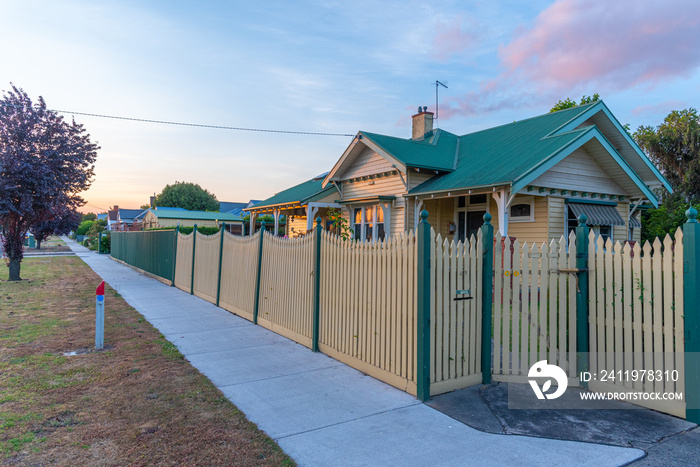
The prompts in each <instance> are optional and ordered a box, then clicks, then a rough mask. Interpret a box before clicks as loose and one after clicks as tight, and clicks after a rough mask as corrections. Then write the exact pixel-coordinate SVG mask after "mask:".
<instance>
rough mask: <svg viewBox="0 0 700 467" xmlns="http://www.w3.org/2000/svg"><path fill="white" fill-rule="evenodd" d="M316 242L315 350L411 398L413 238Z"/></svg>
mask: <svg viewBox="0 0 700 467" xmlns="http://www.w3.org/2000/svg"><path fill="white" fill-rule="evenodd" d="M321 240H322V243H321V264H320V266H321V268H320V270H321V272H322V274H321V290H320V318H321V319H320V333H319V334H320V335H319V349H320V350H321V351H322V352H324V353H326V354H328V355H330V356H331V357H333V358H336V359H337V360H340V361H342V362H344V363H347V364H348V365H350V366H353V367H355V368H357V369H358V370H360V371H362V372H365V373H367V374H369V375H371V376H373V377H375V378H377V379H380V380H382V381H385V382H387V383H389V384H391V385H393V386H395V387H398V388H400V389H403V390H404V391H407V392H409V393H410V394H414V395H415V394H416V382H415V377H416V367H415V366H416V357H415V356H416V343H415V340H416V290H417V289H416V269H417V266H416V242H415V235H414V234H413V232H409V233H408V234H406V235H401V236H395V237H392V238H389V239H386V240H384V241H377V242H354V241H343V240H342V239H341V238H340V237H338V236H336V235H332V234H329V233H328V232H323V233H322V237H321Z"/></svg>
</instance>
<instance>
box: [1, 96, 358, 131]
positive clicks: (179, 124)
mask: <svg viewBox="0 0 700 467" xmlns="http://www.w3.org/2000/svg"><path fill="white" fill-rule="evenodd" d="M0 105H4V106H6V107H21V106H17V105H13V104H9V103H5V102H0ZM47 110H50V111H51V112H56V113H62V114H71V115H83V116H85V117H98V118H110V119H113V120H126V121H131V122H140V123H158V124H161V125H175V126H188V127H195V128H213V129H216V130H235V131H255V132H258V133H284V134H291V135H311V136H353V137H354V136H355V135H353V134H349V133H323V132H314V131H293V130H270V129H266V128H245V127H235V126H224V125H205V124H200V123H186V122H169V121H166V120H151V119H147V118H135V117H121V116H117V115H104V114H93V113H87V112H74V111H72V110H58V109H47Z"/></svg>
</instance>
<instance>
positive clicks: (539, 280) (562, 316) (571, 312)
mask: <svg viewBox="0 0 700 467" xmlns="http://www.w3.org/2000/svg"><path fill="white" fill-rule="evenodd" d="M495 245H496V246H495V248H494V261H493V263H494V282H493V284H494V297H493V300H494V312H493V379H494V380H495V381H507V382H510V381H512V382H525V381H526V379H527V373H528V370H529V369H530V367H531V366H532V365H533V364H534V363H536V362H537V361H539V360H547V361H548V363H550V364H555V365H558V366H559V367H561V368H562V369H563V370H564V371H566V373H567V375H568V376H569V379H570V383H573V384H578V379H576V287H577V284H576V274H574V271H576V269H575V268H576V253H575V252H576V235H575V233H574V232H572V233H571V235H570V236H569V251H570V252H571V254H569V253H568V252H567V248H566V238H565V237H563V236H562V237H561V238H560V239H559V241H558V242H557V241H555V240H552V241H551V242H550V243H549V245H547V244H546V243H542V244H541V245H539V246H538V245H537V244H528V243H527V242H525V243H520V242H519V241H518V240H513V239H511V238H508V237H506V238H502V237H501V235H500V234H497V235H496V236H495Z"/></svg>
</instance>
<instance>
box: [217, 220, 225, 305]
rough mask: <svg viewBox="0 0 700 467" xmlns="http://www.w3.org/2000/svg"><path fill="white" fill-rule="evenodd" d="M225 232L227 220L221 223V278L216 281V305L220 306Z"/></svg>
mask: <svg viewBox="0 0 700 467" xmlns="http://www.w3.org/2000/svg"><path fill="white" fill-rule="evenodd" d="M224 232H226V222H222V223H221V242H220V243H219V279H218V280H217V283H216V306H219V297H221V263H222V260H223V259H224Z"/></svg>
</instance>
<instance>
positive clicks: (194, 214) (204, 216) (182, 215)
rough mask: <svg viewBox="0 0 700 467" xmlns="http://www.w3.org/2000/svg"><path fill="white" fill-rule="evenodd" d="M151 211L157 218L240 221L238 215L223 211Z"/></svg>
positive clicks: (160, 209) (159, 209)
mask: <svg viewBox="0 0 700 467" xmlns="http://www.w3.org/2000/svg"><path fill="white" fill-rule="evenodd" d="M151 213H153V215H154V216H156V217H157V218H158V219H187V220H207V221H214V220H218V221H222V222H241V221H242V219H241V217H240V216H236V215H233V214H228V213H225V212H209V211H187V210H186V209H162V208H158V209H151Z"/></svg>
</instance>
